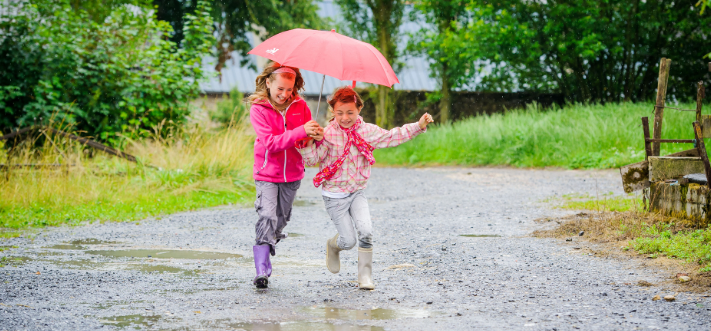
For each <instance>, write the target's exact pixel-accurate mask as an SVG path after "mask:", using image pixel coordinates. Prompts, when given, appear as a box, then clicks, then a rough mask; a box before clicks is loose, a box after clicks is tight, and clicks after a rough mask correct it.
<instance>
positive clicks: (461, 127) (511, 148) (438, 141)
mask: <svg viewBox="0 0 711 331" xmlns="http://www.w3.org/2000/svg"><path fill="white" fill-rule="evenodd" d="M679 107H680V108H687V109H693V108H695V105H680V106H679ZM652 110H653V107H652V104H650V103H640V104H633V103H623V104H606V105H571V106H568V107H565V108H563V109H553V110H546V111H541V110H539V109H535V108H529V109H527V110H515V111H509V112H506V113H505V114H494V115H490V116H488V115H482V116H478V117H472V118H469V119H466V120H463V121H459V122H455V123H452V124H444V125H437V126H433V127H431V128H429V129H428V132H427V133H426V134H423V135H421V136H419V137H417V138H416V139H415V140H413V141H412V142H408V143H406V144H403V145H400V146H398V147H395V148H390V149H384V150H376V151H375V155H376V160H378V163H379V164H381V165H475V166H486V165H509V166H516V167H563V168H569V169H580V168H582V169H590V168H597V169H602V168H613V167H619V166H622V165H626V164H630V163H634V162H639V161H641V160H643V158H644V143H643V141H642V125H641V120H640V118H641V117H643V116H653V115H652V113H651V112H652ZM694 116H695V115H694V113H693V112H679V111H669V112H665V114H664V126H663V137H664V138H668V139H673V138H676V139H693V138H694V134H693V130H692V126H691V123H692V122H693V121H694V120H695V117H694ZM689 148H691V146H690V145H683V144H663V145H662V153H673V152H678V151H682V150H684V149H689ZM663 155H664V154H663Z"/></svg>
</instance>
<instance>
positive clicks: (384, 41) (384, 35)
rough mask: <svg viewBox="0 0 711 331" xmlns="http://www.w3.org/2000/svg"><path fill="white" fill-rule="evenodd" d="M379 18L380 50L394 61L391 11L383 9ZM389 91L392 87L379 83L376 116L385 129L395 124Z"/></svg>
mask: <svg viewBox="0 0 711 331" xmlns="http://www.w3.org/2000/svg"><path fill="white" fill-rule="evenodd" d="M376 17H378V19H379V20H380V22H381V23H380V24H379V25H378V26H379V27H380V28H379V29H378V43H379V44H380V52H381V53H382V54H383V55H384V56H385V58H386V59H387V60H388V61H392V54H390V47H389V46H390V37H391V36H390V33H389V31H388V30H387V29H386V26H387V24H386V22H387V19H388V18H389V17H390V12H387V13H385V12H384V11H381V13H380V15H379V16H376ZM388 93H390V89H389V88H388V87H386V86H382V85H379V86H378V107H377V108H379V109H376V112H375V114H376V118H375V123H376V124H377V125H378V126H379V127H381V128H385V129H389V128H390V126H391V125H393V123H392V122H393V117H394V116H393V113H394V111H395V110H394V109H392V108H393V107H388V99H389V98H388Z"/></svg>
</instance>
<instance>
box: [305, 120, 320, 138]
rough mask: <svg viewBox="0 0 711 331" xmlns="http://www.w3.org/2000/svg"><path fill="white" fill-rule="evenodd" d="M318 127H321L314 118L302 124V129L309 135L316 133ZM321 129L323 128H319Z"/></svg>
mask: <svg viewBox="0 0 711 331" xmlns="http://www.w3.org/2000/svg"><path fill="white" fill-rule="evenodd" d="M319 129H321V126H320V125H318V123H316V121H314V120H310V121H308V122H306V124H304V131H306V135H308V136H309V137H313V136H314V135H317V134H318V131H319ZM321 130H323V129H321Z"/></svg>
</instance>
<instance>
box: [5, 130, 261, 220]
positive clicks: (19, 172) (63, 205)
mask: <svg viewBox="0 0 711 331" xmlns="http://www.w3.org/2000/svg"><path fill="white" fill-rule="evenodd" d="M161 130H167V132H162V131H161ZM34 140H35V141H34V142H33V140H25V141H24V142H23V143H22V144H20V145H19V146H17V147H16V148H15V149H13V150H12V152H11V153H10V154H9V155H6V156H5V158H4V159H1V160H0V163H4V164H29V163H35V164H36V163H41V164H51V163H60V164H63V165H71V166H63V167H56V168H42V169H27V168H10V169H7V170H6V171H2V172H0V175H1V176H0V227H3V228H11V229H24V228H28V227H39V226H47V225H51V226H55V225H62V224H78V223H80V222H84V221H89V222H93V221H109V220H111V221H135V220H140V219H144V218H148V217H155V216H159V215H163V214H169V213H175V212H179V211H186V210H193V209H197V208H204V207H211V206H218V205H226V204H230V203H240V202H244V201H245V199H251V198H252V192H253V183H252V181H251V165H252V158H251V154H252V144H253V142H254V138H253V136H252V134H251V128H247V127H245V126H228V127H226V128H223V129H220V130H218V131H216V132H209V131H207V130H206V129H204V128H203V127H202V126H199V125H198V126H193V127H191V128H190V129H176V128H168V129H160V128H157V129H156V132H154V136H153V138H152V139H143V140H138V141H133V140H128V142H127V150H126V151H127V152H129V153H132V154H134V155H135V156H137V157H138V158H139V160H140V163H139V164H134V163H131V162H128V161H126V160H123V159H119V158H115V157H111V156H108V155H105V154H103V153H101V152H98V151H96V152H94V153H96V154H95V156H93V157H91V154H92V152H91V150H88V149H85V148H84V146H81V145H80V144H78V143H76V142H73V141H68V140H66V139H64V138H62V137H58V136H52V135H51V134H50V133H49V132H47V133H43V134H42V135H41V136H39V137H37V138H36V139H34ZM39 140H43V143H42V144H41V145H40V146H41V147H39V148H35V147H34V146H36V145H37V143H38V142H39ZM153 167H155V168H153ZM9 234H12V232H9Z"/></svg>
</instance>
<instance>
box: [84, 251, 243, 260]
mask: <svg viewBox="0 0 711 331" xmlns="http://www.w3.org/2000/svg"><path fill="white" fill-rule="evenodd" d="M87 253H89V254H96V255H102V256H108V257H146V258H147V257H151V258H155V259H193V260H201V259H209V260H215V259H220V260H224V259H229V258H234V259H237V258H240V257H242V255H239V254H231V253H220V252H208V251H190V250H157V249H133V250H106V251H88V252H87Z"/></svg>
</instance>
